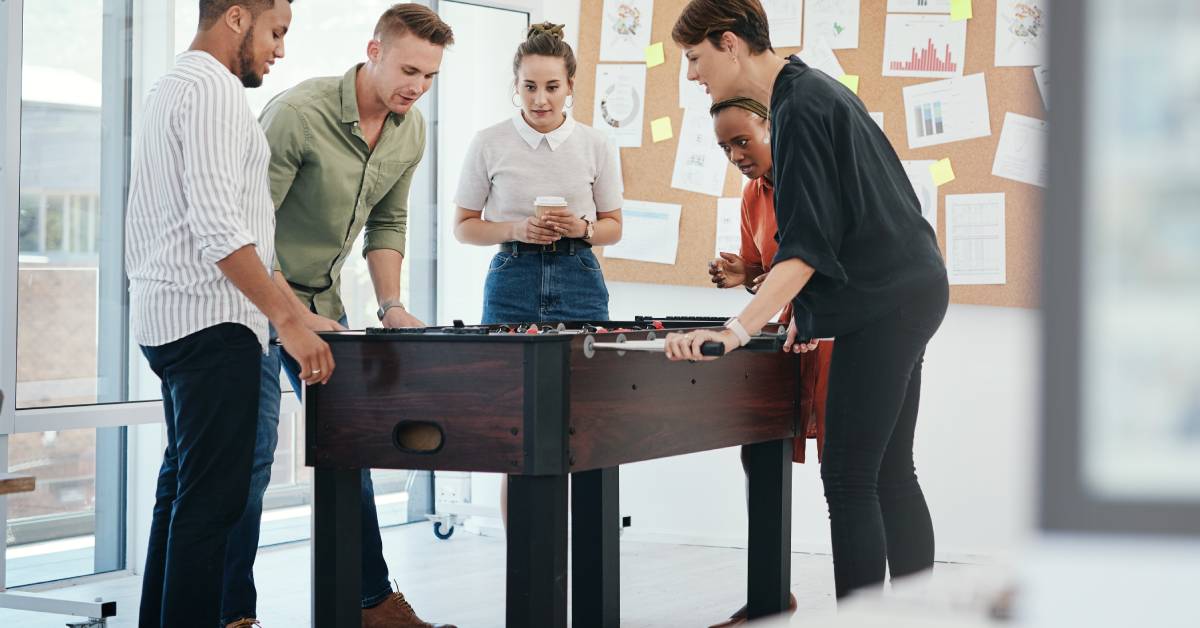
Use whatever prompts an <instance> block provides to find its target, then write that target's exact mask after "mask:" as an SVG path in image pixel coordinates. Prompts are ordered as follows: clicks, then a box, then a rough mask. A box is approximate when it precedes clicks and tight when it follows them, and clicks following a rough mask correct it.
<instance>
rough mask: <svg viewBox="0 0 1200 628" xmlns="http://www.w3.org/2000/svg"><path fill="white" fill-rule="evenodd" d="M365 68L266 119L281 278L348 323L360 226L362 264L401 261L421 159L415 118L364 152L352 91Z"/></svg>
mask: <svg viewBox="0 0 1200 628" xmlns="http://www.w3.org/2000/svg"><path fill="white" fill-rule="evenodd" d="M359 67H360V66H355V67H352V68H350V70H349V71H347V72H346V74H345V75H344V76H342V77H340V78H339V77H324V78H315V79H309V80H307V81H304V82H303V83H300V84H299V85H296V86H295V87H293V88H291V89H289V90H287V91H286V92H283V93H282V94H280V95H279V96H276V97H275V98H274V99H273V100H272V101H271V102H270V103H268V104H267V107H266V109H264V110H263V113H262V116H261V117H260V122H261V123H262V125H263V128H264V130H265V131H266V134H267V141H268V142H269V143H270V145H271V166H270V171H269V173H270V178H271V198H272V200H273V201H274V202H275V208H276V212H275V251H276V253H275V259H276V262H275V268H276V270H279V271H281V272H282V273H283V276H284V277H285V278H287V280H288V283H289V284H291V286H292V289H293V290H294V291H295V293H296V296H297V297H299V299H300V300H301V301H302V302H304V303H305V304H306V305H308V306H309V308H311V309H312V310H314V311H315V312H317V313H318V314H320V315H321V316H326V317H329V318H332V319H335V320H336V319H338V318H341V317H342V316H343V315H344V314H345V308H344V307H343V306H342V298H341V294H340V292H339V286H340V283H341V282H340V278H341V273H342V265H343V264H344V263H345V262H346V258H347V257H348V256H349V255H350V249H351V247H352V246H353V245H354V240H355V238H357V237H358V234H359V232H360V231H362V229H363V227H364V226H365V227H366V230H367V232H366V236H365V238H364V244H363V254H364V255H365V254H366V253H368V252H370V251H374V250H377V249H392V250H394V251H399V252H400V254H401V255H403V254H404V236H405V233H406V232H407V230H408V191H409V188H410V187H411V185H412V178H413V172H414V171H415V170H416V169H417V165H418V164H419V163H420V161H421V156H422V155H423V154H424V153H425V120H424V118H423V117H422V116H421V112H420V111H418V110H417V109H416V108H413V109H411V110H409V112H408V113H407V114H405V115H402V116H401V115H396V114H394V113H392V114H388V119H387V121H385V122H384V124H383V132H382V133H381V135H380V137H379V141H378V142H376V144H375V150H373V151H372V150H371V149H369V148H368V147H367V141H366V139H365V137H364V136H363V133H362V130H361V129H360V128H359V117H358V99H357V97H356V95H355V89H354V88H355V83H354V81H355V77H356V76H357V72H358V68H359Z"/></svg>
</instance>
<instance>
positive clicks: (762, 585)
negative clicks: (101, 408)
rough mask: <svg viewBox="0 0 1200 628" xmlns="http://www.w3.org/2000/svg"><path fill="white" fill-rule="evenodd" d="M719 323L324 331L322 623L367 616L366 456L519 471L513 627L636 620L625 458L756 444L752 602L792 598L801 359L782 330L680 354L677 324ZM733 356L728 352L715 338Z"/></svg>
mask: <svg viewBox="0 0 1200 628" xmlns="http://www.w3.org/2000/svg"><path fill="white" fill-rule="evenodd" d="M719 326H720V321H719V320H718V319H660V318H651V317H638V318H637V319H635V320H633V321H623V322H614V321H603V322H574V323H559V324H549V325H547V324H542V325H528V326H526V325H490V326H466V325H462V324H460V323H457V322H456V324H455V326H453V327H438V328H423V329H387V330H384V329H368V330H366V331H350V332H337V333H328V334H322V338H323V339H325V340H326V341H328V342H329V345H330V348H331V349H332V352H333V357H334V360H335V361H336V363H337V370H336V372H335V374H334V376H333V378H331V379H330V380H329V383H327V384H326V385H324V386H314V387H308V388H306V391H305V401H304V405H305V420H306V427H307V430H306V436H305V439H306V443H305V447H306V464H307V465H308V466H311V467H313V468H314V469H313V472H314V492H315V494H314V521H313V554H312V556H313V580H312V587H313V598H312V599H313V625H314V626H316V627H317V628H329V627H335V628H348V627H351V626H353V627H356V628H357V626H359V625H360V624H361V616H360V603H359V600H360V589H361V571H360V568H361V565H360V563H361V549H360V548H361V532H360V523H361V513H360V497H361V484H360V477H359V475H360V471H361V469H421V470H443V471H479V472H491V473H504V474H508V475H509V482H510V483H509V493H508V495H509V497H508V499H509V503H508V512H509V517H508V527H507V542H508V552H507V590H506V598H507V602H506V609H505V613H506V615H505V617H506V625H507V626H509V628H534V627H536V628H543V627H545V628H550V627H565V626H566V625H567V552H568V542H567V539H568V534H567V532H568V530H567V526H568V524H567V522H568V518H567V514H568V503H567V502H568V490H567V482H568V478H569V479H570V482H571V492H570V504H569V507H570V512H571V526H572V528H571V537H570V538H571V546H570V549H571V556H572V569H571V582H572V587H571V588H572V598H571V602H572V604H571V609H572V612H571V617H572V625H573V626H575V628H586V627H592V626H597V627H615V626H618V625H619V623H620V564H619V563H620V555H619V551H618V550H619V548H618V538H619V531H620V525H621V522H620V513H619V510H618V468H619V467H620V465H622V464H626V463H631V462H637V461H642V460H651V459H654V458H663V457H667V456H677V455H681V454H687V453H693V452H699V451H706V450H711V449H718V448H722V447H730V446H734V445H749V448H748V449H749V451H748V460H749V467H750V482H749V489H748V490H749V495H748V498H749V499H748V503H749V535H748V552H747V554H748V563H749V569H748V571H747V573H748V577H747V609H748V612H749V615H750V617H751V618H754V617H760V616H765V615H770V614H774V613H779V612H783V611H784V610H786V609H787V606H788V593H789V584H790V553H791V493H792V491H791V477H792V475H791V464H792V439H793V437H795V436H796V435H797V434H799V433H800V428H799V425H800V419H799V386H798V374H799V360H798V358H797V356H796V355H795V354H791V353H784V352H782V351H781V347H782V344H783V336H782V335H781V334H780V333H778V331H779V330H771V331H775V332H776V333H765V334H763V335H762V336H759V337H757V338H756V339H755V340H754V341H753V342H752V343H751V345H749V346H747V347H745V348H744V349H742V350H739V351H736V352H734V353H733V354H731V355H729V356H726V357H724V358H722V359H720V360H717V361H715V362H704V363H689V362H671V361H668V360H667V359H666V358H665V357H664V355H663V354H662V349H661V346H662V345H661V343H662V340H663V339H664V338H665V336H666V334H667V333H669V332H671V331H681V332H685V331H687V330H690V329H697V328H705V327H707V328H712V327H719ZM705 350H706V352H707V351H709V350H712V351H714V352H715V353H718V354H719V353H720V352H721V351H723V347H722V346H721V345H719V344H716V343H713V345H712V346H706V347H705Z"/></svg>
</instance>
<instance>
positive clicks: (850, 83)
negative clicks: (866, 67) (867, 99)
mask: <svg viewBox="0 0 1200 628" xmlns="http://www.w3.org/2000/svg"><path fill="white" fill-rule="evenodd" d="M838 82H839V83H841V84H842V85H845V86H846V87H849V88H850V91H852V92H854V93H855V94H857V93H858V75H857V74H843V75H841V76H839V77H838Z"/></svg>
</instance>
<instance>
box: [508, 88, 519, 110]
mask: <svg viewBox="0 0 1200 628" xmlns="http://www.w3.org/2000/svg"><path fill="white" fill-rule="evenodd" d="M509 100H510V101H512V104H513V106H514V107H516V108H517V109H520V108H521V103H519V102H517V93H516V92H513V95H512V98H510V99H509Z"/></svg>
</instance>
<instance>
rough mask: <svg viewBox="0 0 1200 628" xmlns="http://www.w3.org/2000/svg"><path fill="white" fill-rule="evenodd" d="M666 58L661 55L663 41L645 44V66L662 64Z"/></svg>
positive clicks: (650, 66)
mask: <svg viewBox="0 0 1200 628" xmlns="http://www.w3.org/2000/svg"><path fill="white" fill-rule="evenodd" d="M666 60H667V58H666V57H665V56H664V55H663V43H662V42H661V41H660V42H658V43H657V44H650V45H649V46H646V67H648V68H652V67H654V66H656V65H662V64H663V62H664V61H666Z"/></svg>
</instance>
